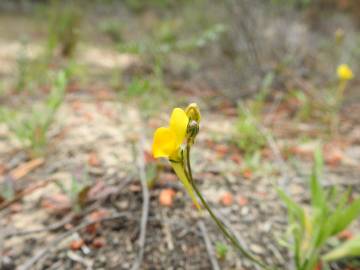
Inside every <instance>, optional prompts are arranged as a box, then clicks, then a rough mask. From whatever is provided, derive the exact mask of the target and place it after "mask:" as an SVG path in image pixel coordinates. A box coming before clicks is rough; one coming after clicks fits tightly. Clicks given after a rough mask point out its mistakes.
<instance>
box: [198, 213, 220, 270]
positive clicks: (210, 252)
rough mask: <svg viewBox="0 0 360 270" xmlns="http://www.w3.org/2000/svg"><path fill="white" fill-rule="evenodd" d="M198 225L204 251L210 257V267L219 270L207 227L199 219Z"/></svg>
mask: <svg viewBox="0 0 360 270" xmlns="http://www.w3.org/2000/svg"><path fill="white" fill-rule="evenodd" d="M198 227H199V229H200V232H201V235H202V237H203V238H204V242H205V246H206V251H207V253H208V255H209V259H210V263H211V267H212V269H213V270H220V267H219V264H218V261H217V260H216V254H215V252H214V249H213V247H212V244H211V241H210V239H209V236H208V232H207V229H206V227H205V224H204V222H203V221H201V220H200V221H199V222H198Z"/></svg>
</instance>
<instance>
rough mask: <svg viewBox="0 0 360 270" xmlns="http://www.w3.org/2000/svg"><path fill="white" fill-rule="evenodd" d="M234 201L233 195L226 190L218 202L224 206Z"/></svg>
mask: <svg viewBox="0 0 360 270" xmlns="http://www.w3.org/2000/svg"><path fill="white" fill-rule="evenodd" d="M233 201H234V197H233V195H232V194H231V193H230V192H226V193H224V194H223V195H222V196H221V198H220V202H221V204H222V205H224V206H230V205H232V204H233Z"/></svg>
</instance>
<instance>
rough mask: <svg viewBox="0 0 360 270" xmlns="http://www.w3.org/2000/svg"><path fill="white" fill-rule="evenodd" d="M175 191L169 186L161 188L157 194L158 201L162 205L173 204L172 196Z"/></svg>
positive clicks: (169, 205)
mask: <svg viewBox="0 0 360 270" xmlns="http://www.w3.org/2000/svg"><path fill="white" fill-rule="evenodd" d="M175 194H176V192H175V191H174V190H173V189H171V188H166V189H163V190H162V191H161V192H160V195H159V202H160V204H161V205H163V206H168V207H171V206H172V205H173V198H174V196H175Z"/></svg>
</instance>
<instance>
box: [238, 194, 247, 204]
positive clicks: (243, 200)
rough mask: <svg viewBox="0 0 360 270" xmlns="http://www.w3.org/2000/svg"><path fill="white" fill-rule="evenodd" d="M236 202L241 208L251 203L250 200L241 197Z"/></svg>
mask: <svg viewBox="0 0 360 270" xmlns="http://www.w3.org/2000/svg"><path fill="white" fill-rule="evenodd" d="M236 201H237V203H238V204H239V205H240V206H245V205H247V204H248V203H249V200H248V199H247V198H246V197H244V196H241V195H239V196H237V198H236Z"/></svg>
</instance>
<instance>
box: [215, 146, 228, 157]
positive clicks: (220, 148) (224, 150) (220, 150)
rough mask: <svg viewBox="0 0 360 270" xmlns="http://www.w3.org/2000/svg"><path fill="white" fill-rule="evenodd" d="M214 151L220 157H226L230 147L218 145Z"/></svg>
mask: <svg viewBox="0 0 360 270" xmlns="http://www.w3.org/2000/svg"><path fill="white" fill-rule="evenodd" d="M214 150H215V151H216V153H217V154H218V155H219V156H225V155H226V154H227V153H229V146H227V145H226V144H217V145H215V149H214Z"/></svg>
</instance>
